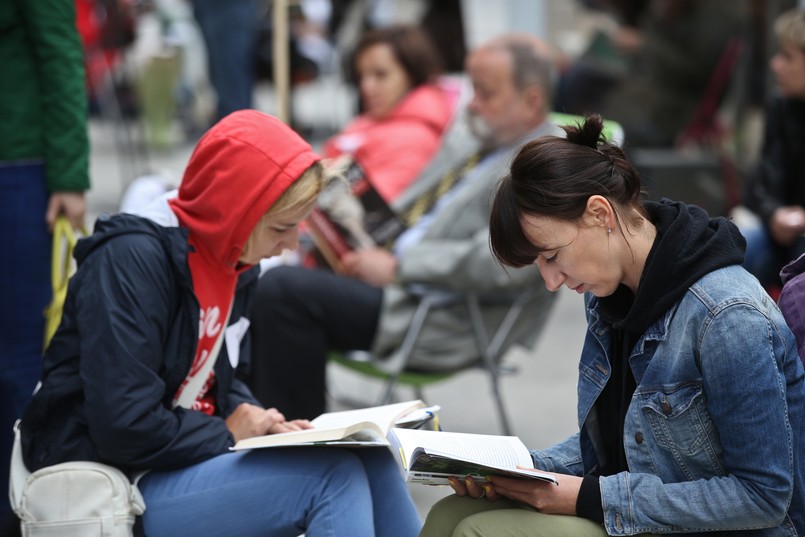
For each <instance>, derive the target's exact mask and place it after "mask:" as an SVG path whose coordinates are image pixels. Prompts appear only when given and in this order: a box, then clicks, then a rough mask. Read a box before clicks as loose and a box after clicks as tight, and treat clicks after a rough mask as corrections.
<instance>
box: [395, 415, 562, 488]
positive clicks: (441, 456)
mask: <svg viewBox="0 0 805 537" xmlns="http://www.w3.org/2000/svg"><path fill="white" fill-rule="evenodd" d="M388 440H389V443H390V444H391V448H392V451H394V452H395V453H396V454H397V456H398V457H399V459H398V462H400V464H401V465H402V467H403V471H404V474H405V479H406V481H409V482H411V483H421V484H423V485H447V484H449V483H448V481H447V478H448V477H450V476H455V477H458V478H460V479H463V478H464V477H465V476H472V477H474V478H477V479H480V480H482V479H484V478H485V476H487V475H500V476H506V477H520V478H528V479H540V480H543V481H549V482H552V483H557V481H556V479H555V478H554V477H553V476H552V475H550V474H546V473H543V472H540V471H538V470H524V469H521V468H518V466H522V467H525V468H533V467H534V463H533V461H532V460H531V455H530V453H529V452H528V449H527V448H526V447H525V445H524V444H523V442H522V441H521V440H520V439H519V438H517V437H516V436H494V435H485V434H470V433H451V432H444V431H426V430H414V429H400V428H393V429H392V430H391V431H390V432H389V434H388Z"/></svg>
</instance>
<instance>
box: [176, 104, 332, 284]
mask: <svg viewBox="0 0 805 537" xmlns="http://www.w3.org/2000/svg"><path fill="white" fill-rule="evenodd" d="M317 160H319V156H318V155H316V154H315V153H314V152H313V150H312V148H311V147H310V145H309V144H308V143H307V142H305V141H304V140H303V139H302V138H301V137H300V136H299V135H298V134H297V133H296V132H294V131H293V129H291V128H290V127H289V126H288V125H286V124H285V123H283V122H282V121H280V120H279V119H277V118H275V117H273V116H270V115H268V114H265V113H262V112H258V111H256V110H240V111H238V112H234V113H232V114H230V115H228V116H226V117H225V118H223V119H222V120H221V121H219V122H218V123H216V124H215V125H214V126H213V127H212V128H211V129H210V130H209V131H207V133H206V134H205V135H204V136H203V137H202V138H201V140H200V141H199V143H198V145H196V148H195V150H194V151H193V154H192V155H191V157H190V162H189V163H188V165H187V169H186V170H185V173H184V177H183V178H182V182H181V185H180V186H179V194H178V196H177V197H176V198H175V199H173V200H171V202H170V204H171V208H172V209H173V211H174V212H175V213H176V216H177V217H178V219H179V222H180V223H181V225H182V226H183V227H186V228H187V229H188V230H189V232H190V240H191V243H192V244H193V245H194V246H195V247H196V248H201V249H204V250H206V252H204V253H205V254H206V255H208V256H210V257H212V258H213V259H218V260H220V262H221V263H222V264H223V265H224V266H225V267H227V268H231V269H232V270H233V271H234V269H235V267H236V265H237V261H238V258H239V257H240V255H241V252H242V251H243V247H244V245H245V244H246V241H247V239H248V238H249V235H250V234H251V232H252V230H253V229H254V227H255V225H257V222H258V220H259V219H260V218H261V217H262V216H263V215H264V214H265V213H266V212H267V211H268V209H269V208H270V207H271V206H272V205H273V204H274V202H275V201H277V199H279V197H280V196H281V195H282V194H283V193H284V192H285V190H286V189H287V188H288V187H289V186H290V185H291V184H292V183H293V182H294V181H295V180H296V179H297V178H298V177H299V176H300V175H301V174H302V173H303V172H304V171H305V170H306V169H307V168H309V167H310V166H311V165H313V163H315V162H316V161H317Z"/></svg>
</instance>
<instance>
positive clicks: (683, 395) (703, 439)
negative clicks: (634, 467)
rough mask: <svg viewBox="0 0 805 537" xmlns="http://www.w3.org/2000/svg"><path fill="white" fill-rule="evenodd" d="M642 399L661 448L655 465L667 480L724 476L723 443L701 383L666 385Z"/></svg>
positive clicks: (643, 395) (648, 422)
mask: <svg viewBox="0 0 805 537" xmlns="http://www.w3.org/2000/svg"><path fill="white" fill-rule="evenodd" d="M640 397H641V399H642V401H641V408H642V414H643V418H644V419H645V420H646V422H647V425H648V427H649V430H650V431H651V434H652V437H653V439H654V441H655V442H656V445H657V446H658V447H659V448H660V450H659V452H658V453H657V454H656V457H655V462H656V463H658V464H659V465H660V468H658V469H659V470H660V471H661V472H662V473H663V474H666V475H665V477H666V478H667V479H671V480H683V479H688V480H689V479H698V478H702V477H712V476H714V475H717V476H721V475H725V472H724V469H723V467H722V465H721V463H720V460H721V451H722V450H721V444H720V443H719V441H718V437H717V433H716V431H715V426H714V425H713V421H712V420H711V419H710V414H709V413H708V412H707V405H706V400H705V396H704V393H703V392H702V386H701V384H699V383H694V382H686V383H684V384H678V385H673V386H665V387H663V388H662V389H661V390H660V391H652V392H646V393H642V394H640ZM680 472H681V474H680Z"/></svg>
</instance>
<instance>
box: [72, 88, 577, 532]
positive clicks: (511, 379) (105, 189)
mask: <svg viewBox="0 0 805 537" xmlns="http://www.w3.org/2000/svg"><path fill="white" fill-rule="evenodd" d="M267 91H268V90H266V89H265V88H263V89H262V90H261V97H260V98H258V103H262V105H263V108H262V109H264V110H265V111H267V112H271V110H270V109H266V108H269V107H270V102H271V101H270V98H269V96H267V95H266V92H267ZM310 98H311V99H314V100H315V99H316V96H315V92H313V95H312V96H311V97H310ZM318 98H319V99H321V96H319V97H318ZM345 98H346V99H348V98H349V97H345ZM126 133H128V134H129V136H130V137H131V139H130V140H129V138H128V137H127V136H126ZM141 134H142V133H141V129H140V127H138V126H137V125H136V123H129V124H128V125H127V126H126V125H123V124H121V123H120V122H113V121H111V120H102V119H98V118H95V119H92V120H91V121H90V139H91V159H90V172H91V178H92V189H91V190H90V192H89V193H88V204H89V222H88V224H90V226H91V223H92V222H93V221H94V219H95V218H96V217H97V216H98V215H99V214H102V213H113V212H116V211H117V210H118V206H119V203H120V199H121V196H122V193H123V190H124V189H125V187H126V186H127V184H129V182H130V181H131V180H132V179H133V178H134V177H136V176H139V175H146V174H149V173H158V174H160V175H162V176H164V177H171V178H173V180H174V181H176V182H178V180H179V179H180V178H181V175H182V171H183V169H184V167H185V165H186V163H187V161H188V159H189V157H190V154H191V152H192V147H193V142H192V141H182V140H181V138H180V137H178V136H177V141H176V142H175V143H172V144H170V145H169V146H168V147H167V148H163V149H159V150H156V149H153V148H146V147H144V146H143V145H142V144H140V143H136V140H137V139H141ZM127 140H129V141H128V142H127ZM131 140H134V141H135V143H131ZM316 142H320V140H312V141H311V143H313V145H314V147H315V146H316ZM584 324H585V323H584V314H583V305H582V298H581V297H580V296H578V295H577V294H575V293H573V292H572V291H569V290H562V291H560V292H559V297H558V301H557V303H556V305H555V306H554V309H553V312H552V313H551V316H550V319H549V321H548V323H547V326H546V327H545V328H544V330H543V332H542V335H541V336H540V338H539V340H538V341H537V344H536V345H535V347H534V348H533V349H522V348H513V349H511V351H510V352H509V353H508V354H507V355H506V358H505V361H506V363H507V364H510V365H512V366H513V367H514V369H516V372H515V373H512V374H508V375H505V376H503V377H502V378H501V386H502V391H503V398H504V401H505V403H506V406H507V410H508V412H509V418H510V420H511V423H512V426H513V429H514V432H515V434H516V435H517V436H519V437H520V438H521V439H522V440H523V442H524V443H525V444H526V446H528V447H530V448H543V447H547V446H549V445H551V444H552V443H554V442H557V441H559V440H562V439H563V438H565V437H566V436H567V435H569V434H571V433H572V432H574V430H575V421H576V418H575V402H576V389H575V386H576V371H577V363H578V356H579V353H580V351H581V344H582V338H583V335H584ZM328 375H329V390H330V392H331V394H332V395H333V396H334V398H336V399H337V398H338V397H339V395H341V396H343V395H347V396H352V397H355V396H356V395H357V394H359V395H360V396H362V397H365V398H366V400H367V401H374V400H375V398H376V397H377V396H378V395H379V393H380V389H381V384H380V383H379V382H378V381H376V380H372V379H367V378H362V377H360V376H359V375H357V374H356V373H354V372H352V371H347V370H345V369H343V368H341V367H340V366H338V365H336V364H332V365H331V366H330V370H329V371H328ZM413 397H414V395H413V393H410V392H407V390H406V388H400V389H399V392H398V394H397V398H398V399H399V400H406V399H411V398H413ZM425 398H426V402H427V403H428V404H438V405H440V406H441V409H442V410H441V412H440V423H441V426H442V428H443V429H444V430H449V431H458V432H472V433H484V434H500V433H501V428H500V426H499V423H498V418H497V412H496V409H495V406H494V403H493V398H492V394H491V391H490V385H489V379H488V377H487V376H486V375H485V374H484V373H482V372H481V371H466V372H462V373H458V374H456V375H454V376H453V377H451V378H450V379H448V380H446V381H444V382H442V383H439V384H436V385H433V386H432V387H429V388H428V389H426V390H425ZM331 407H332V408H331V410H338V409H339V406H338V403H332V404H331ZM450 492H451V490H450V489H449V488H448V487H428V486H424V485H411V494H412V497H413V498H414V500H415V502H416V504H417V507H418V509H419V511H420V513H421V514H422V516H423V517H424V515H425V514H426V513H427V511H428V509H429V508H430V506H431V505H432V504H433V502H435V501H436V500H438V499H439V498H441V497H443V496H445V495H447V494H449V493H450Z"/></svg>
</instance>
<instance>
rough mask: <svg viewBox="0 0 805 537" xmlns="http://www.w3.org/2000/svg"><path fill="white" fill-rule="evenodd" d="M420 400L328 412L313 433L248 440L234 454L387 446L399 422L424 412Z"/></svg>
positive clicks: (318, 420)
mask: <svg viewBox="0 0 805 537" xmlns="http://www.w3.org/2000/svg"><path fill="white" fill-rule="evenodd" d="M424 408H425V404H424V403H423V402H422V401H420V400H415V401H406V402H403V403H394V404H390V405H382V406H376V407H370V408H361V409H357V410H342V411H339V412H327V413H325V414H322V415H320V416H318V417H317V418H315V419H313V420H312V421H311V422H310V423H311V425H313V428H312V429H305V430H303V431H292V432H288V433H278V434H269V435H263V436H254V437H252V438H245V439H243V440H241V441H239V442H237V443H236V444H235V446H234V447H233V448H232V449H233V450H235V451H238V450H242V449H255V448H268V447H283V446H303V445H328V444H338V445H341V446H344V445H354V446H362V445H363V446H366V445H383V446H385V445H388V440H387V439H386V435H387V434H388V432H389V430H390V429H391V428H392V426H393V425H394V424H395V423H396V422H398V421H402V422H406V421H410V420H405V419H404V418H406V417H407V416H409V415H411V414H412V413H413V412H414V411H416V410H417V409H424Z"/></svg>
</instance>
